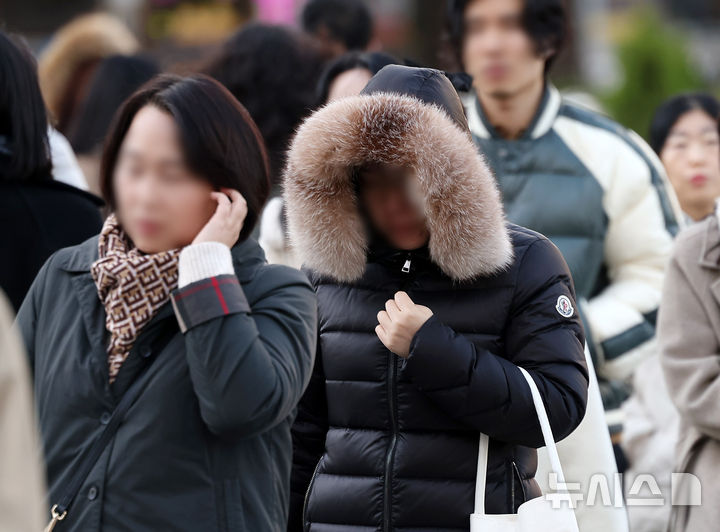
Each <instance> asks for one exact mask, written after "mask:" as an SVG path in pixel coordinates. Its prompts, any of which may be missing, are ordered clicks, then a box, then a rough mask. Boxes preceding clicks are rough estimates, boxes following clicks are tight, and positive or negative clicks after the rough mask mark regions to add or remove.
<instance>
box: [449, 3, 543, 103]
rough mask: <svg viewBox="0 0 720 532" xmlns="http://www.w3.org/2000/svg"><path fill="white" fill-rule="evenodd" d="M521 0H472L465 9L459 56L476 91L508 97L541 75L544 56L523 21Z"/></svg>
mask: <svg viewBox="0 0 720 532" xmlns="http://www.w3.org/2000/svg"><path fill="white" fill-rule="evenodd" d="M523 7H524V4H523V0H474V1H473V2H470V3H469V4H468V6H467V8H466V9H465V17H464V21H465V39H464V42H463V50H462V60H463V64H464V65H465V69H466V70H467V72H468V73H469V74H470V75H471V76H473V80H474V84H475V88H476V89H477V90H478V92H480V93H483V94H487V95H490V96H492V97H495V98H508V97H511V96H514V95H516V94H518V93H519V92H522V91H523V89H526V88H527V87H528V86H531V85H533V84H536V83H538V82H540V81H541V80H543V79H544V68H545V57H540V56H538V55H537V54H536V53H535V45H534V43H533V41H532V40H531V39H530V37H529V36H528V35H527V33H526V32H525V29H524V28H523V25H522V13H523Z"/></svg>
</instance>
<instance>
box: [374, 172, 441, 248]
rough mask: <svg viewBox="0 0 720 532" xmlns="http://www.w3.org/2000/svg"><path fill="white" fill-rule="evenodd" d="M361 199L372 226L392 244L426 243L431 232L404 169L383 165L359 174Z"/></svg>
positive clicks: (413, 245) (409, 176) (419, 244)
mask: <svg viewBox="0 0 720 532" xmlns="http://www.w3.org/2000/svg"><path fill="white" fill-rule="evenodd" d="M360 180H361V183H362V186H361V201H362V204H363V207H364V208H365V212H366V213H367V215H368V217H369V219H370V223H371V224H372V226H373V228H374V229H375V230H376V231H377V232H378V233H380V235H382V236H383V237H384V238H385V239H386V240H387V241H388V243H389V244H390V245H391V246H393V247H394V248H397V249H401V250H413V249H418V248H420V247H422V246H424V245H425V244H427V242H428V240H429V238H430V233H429V231H428V229H427V227H426V225H425V217H424V215H423V214H422V212H421V209H420V208H419V206H418V204H419V202H418V201H414V200H413V198H412V191H411V187H410V186H409V185H410V183H413V182H414V180H413V178H412V176H411V175H410V174H409V172H408V171H407V169H404V168H388V167H384V166H378V167H373V168H371V169H367V170H365V171H363V172H361V174H360Z"/></svg>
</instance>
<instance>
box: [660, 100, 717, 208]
mask: <svg viewBox="0 0 720 532" xmlns="http://www.w3.org/2000/svg"><path fill="white" fill-rule="evenodd" d="M660 159H661V160H662V162H663V164H664V165H665V169H666V170H667V174H668V178H669V179H670V182H671V183H672V185H673V188H674V189H675V192H676V193H677V195H678V199H679V200H680V205H681V206H682V208H683V210H684V211H685V212H686V213H687V214H688V215H690V216H691V217H692V218H694V219H696V220H699V219H702V218H704V217H705V216H707V215H708V214H710V213H711V212H713V208H714V203H715V199H716V198H718V197H720V138H719V137H718V123H717V122H716V121H715V120H713V119H712V118H711V117H710V116H708V115H707V114H706V113H705V112H704V111H702V110H699V109H697V110H693V111H688V112H687V113H685V114H684V115H682V116H681V117H680V118H679V119H678V121H677V122H676V123H675V125H674V126H673V128H672V129H671V130H670V134H669V135H668V138H667V140H666V141H665V145H664V146H663V149H662V151H661V152H660Z"/></svg>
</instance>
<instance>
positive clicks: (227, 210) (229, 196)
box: [192, 188, 248, 248]
mask: <svg viewBox="0 0 720 532" xmlns="http://www.w3.org/2000/svg"><path fill="white" fill-rule="evenodd" d="M220 190H221V191H220V192H211V193H210V197H211V198H212V199H214V200H215V201H216V202H217V204H218V206H217V209H216V210H215V214H213V215H212V217H211V218H210V220H208V222H207V223H206V224H205V226H204V227H203V228H202V229H201V230H200V232H199V233H198V234H197V236H196V237H195V240H193V242H192V243H193V244H199V243H200V242H222V243H223V244H225V245H226V246H227V247H229V248H231V247H233V246H234V245H235V242H237V240H238V238H239V237H240V231H242V228H243V224H244V223H245V217H246V216H247V213H248V207H247V202H246V201H245V198H244V197H243V196H242V194H240V192H238V191H237V190H234V189H231V188H223V189H220Z"/></svg>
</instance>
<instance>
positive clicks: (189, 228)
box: [113, 105, 217, 253]
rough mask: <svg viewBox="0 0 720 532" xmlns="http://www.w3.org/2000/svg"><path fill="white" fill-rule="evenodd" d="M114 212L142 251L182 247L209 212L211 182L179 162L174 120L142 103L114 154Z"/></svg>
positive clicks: (180, 152)
mask: <svg viewBox="0 0 720 532" xmlns="http://www.w3.org/2000/svg"><path fill="white" fill-rule="evenodd" d="M113 187H114V192H115V202H116V207H117V215H118V218H119V220H120V223H121V224H122V226H123V229H124V230H125V231H126V233H127V234H128V236H129V237H130V238H131V239H132V241H133V243H134V244H135V245H136V246H137V247H138V249H140V250H141V251H143V252H145V253H157V252H160V251H167V250H170V249H175V248H180V247H184V246H186V245H188V244H190V243H191V242H192V241H193V239H194V238H195V236H196V235H197V234H198V233H199V232H200V230H201V229H202V228H203V226H204V225H205V224H206V223H207V221H208V220H209V219H210V217H211V216H212V214H213V213H214V212H215V208H216V205H217V204H216V203H215V202H214V201H213V200H212V199H211V198H210V192H211V191H212V190H213V188H212V185H210V184H209V183H208V182H206V181H204V180H202V179H201V178H200V177H199V176H196V175H194V174H193V173H192V172H191V171H190V170H189V169H188V168H187V166H186V165H185V162H184V157H183V152H182V149H181V145H180V138H179V131H178V128H177V126H176V124H175V121H174V119H173V118H172V116H170V115H169V114H168V113H166V112H164V111H162V110H161V109H159V108H157V107H155V106H152V105H148V106H146V107H144V108H142V109H141V110H140V111H138V113H137V114H136V115H135V118H134V119H133V121H132V123H131V124H130V128H129V129H128V131H127V134H126V135H125V139H124V140H123V143H122V146H121V148H120V152H119V154H118V159H117V163H116V166H115V172H114V175H113Z"/></svg>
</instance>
